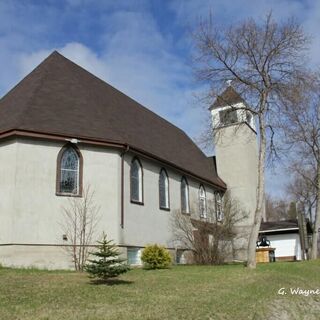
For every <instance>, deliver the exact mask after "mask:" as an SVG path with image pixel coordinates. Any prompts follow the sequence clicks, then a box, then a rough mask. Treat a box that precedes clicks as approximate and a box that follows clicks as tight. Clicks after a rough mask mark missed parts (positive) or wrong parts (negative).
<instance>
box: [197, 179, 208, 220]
mask: <svg viewBox="0 0 320 320" xmlns="http://www.w3.org/2000/svg"><path fill="white" fill-rule="evenodd" d="M199 211H200V217H201V218H206V217H207V197H206V191H205V189H204V186H203V185H201V186H200V188H199Z"/></svg>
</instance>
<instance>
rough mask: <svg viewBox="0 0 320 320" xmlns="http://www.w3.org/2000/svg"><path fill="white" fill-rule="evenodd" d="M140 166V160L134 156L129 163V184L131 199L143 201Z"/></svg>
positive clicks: (138, 201)
mask: <svg viewBox="0 0 320 320" xmlns="http://www.w3.org/2000/svg"><path fill="white" fill-rule="evenodd" d="M142 178H143V177H142V166H141V163H140V161H139V160H138V159H137V158H135V159H134V160H133V161H132V163H131V170H130V186H131V201H132V202H136V203H143V185H142V184H143V181H142Z"/></svg>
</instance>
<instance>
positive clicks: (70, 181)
mask: <svg viewBox="0 0 320 320" xmlns="http://www.w3.org/2000/svg"><path fill="white" fill-rule="evenodd" d="M61 152H62V153H61V154H59V162H58V166H59V167H58V170H59V174H58V177H59V181H58V190H57V192H58V193H62V194H70V195H78V194H79V192H80V174H79V173H80V157H79V155H78V153H77V151H76V150H75V149H74V148H73V147H71V146H70V147H66V148H64V149H62V151H61Z"/></svg>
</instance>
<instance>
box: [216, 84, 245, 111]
mask: <svg viewBox="0 0 320 320" xmlns="http://www.w3.org/2000/svg"><path fill="white" fill-rule="evenodd" d="M239 102H242V103H244V100H243V99H242V98H241V96H240V95H239V93H238V92H237V91H236V90H235V89H234V88H233V87H232V86H228V87H227V89H226V90H224V91H223V92H222V94H221V95H219V96H218V97H217V99H216V101H215V102H214V103H213V105H212V106H211V108H210V109H214V108H218V107H223V106H232V105H234V104H236V103H239Z"/></svg>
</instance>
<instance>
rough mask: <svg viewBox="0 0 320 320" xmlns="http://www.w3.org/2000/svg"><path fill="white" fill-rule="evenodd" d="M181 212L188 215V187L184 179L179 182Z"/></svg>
mask: <svg viewBox="0 0 320 320" xmlns="http://www.w3.org/2000/svg"><path fill="white" fill-rule="evenodd" d="M181 211H182V213H190V206H189V185H188V182H187V179H186V178H185V177H183V178H182V180H181Z"/></svg>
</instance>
